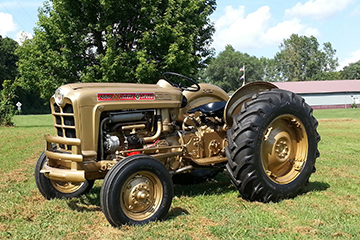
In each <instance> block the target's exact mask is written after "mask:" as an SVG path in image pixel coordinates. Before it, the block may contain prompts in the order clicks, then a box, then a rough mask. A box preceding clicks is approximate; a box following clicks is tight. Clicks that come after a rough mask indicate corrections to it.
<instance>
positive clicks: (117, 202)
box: [100, 154, 173, 227]
mask: <svg viewBox="0 0 360 240" xmlns="http://www.w3.org/2000/svg"><path fill="white" fill-rule="evenodd" d="M172 198H173V184H172V181H171V176H170V174H169V172H168V170H167V169H166V168H165V166H164V165H163V164H162V163H161V162H159V161H158V160H156V159H155V158H152V157H150V156H147V155H143V154H138V155H133V156H130V157H127V158H125V159H124V160H122V161H121V162H118V163H117V164H115V166H113V167H112V168H111V169H110V171H109V172H108V173H107V175H106V176H105V179H104V182H103V185H102V187H101V192H100V202H101V208H102V210H103V213H104V214H105V217H106V218H107V220H108V221H109V223H110V224H111V225H113V226H115V227H121V226H122V225H123V224H130V225H140V224H145V223H148V222H150V221H155V220H158V219H161V218H163V217H164V216H165V215H166V214H167V212H168V211H169V208H170V205H171V202H172Z"/></svg>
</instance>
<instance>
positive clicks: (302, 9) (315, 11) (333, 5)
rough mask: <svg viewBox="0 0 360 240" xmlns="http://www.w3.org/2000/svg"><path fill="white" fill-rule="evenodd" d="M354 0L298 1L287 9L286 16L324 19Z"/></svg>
mask: <svg viewBox="0 0 360 240" xmlns="http://www.w3.org/2000/svg"><path fill="white" fill-rule="evenodd" d="M353 2H354V0H310V1H307V2H306V3H304V4H303V3H300V2H298V3H297V4H296V5H295V6H294V7H292V8H290V9H286V10H285V16H287V17H289V18H294V17H311V18H314V19H318V20H322V19H327V18H329V17H331V16H333V15H334V14H335V13H337V12H341V11H342V10H344V9H345V8H346V7H347V6H349V5H350V4H351V3H353Z"/></svg>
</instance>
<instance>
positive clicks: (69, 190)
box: [34, 152, 94, 199]
mask: <svg viewBox="0 0 360 240" xmlns="http://www.w3.org/2000/svg"><path fill="white" fill-rule="evenodd" d="M46 162H47V157H46V155H45V153H44V152H42V153H41V155H40V157H39V159H38V160H37V163H36V166H35V172H34V176H35V182H36V185H37V187H38V189H39V191H40V193H41V194H42V195H43V196H44V197H45V198H46V199H53V198H76V197H80V196H81V195H84V194H87V193H88V192H90V190H91V188H92V187H93V185H94V180H85V182H62V181H54V180H51V179H49V178H47V177H45V175H44V174H43V173H40V171H41V169H42V168H43V166H44V165H45V163H46Z"/></svg>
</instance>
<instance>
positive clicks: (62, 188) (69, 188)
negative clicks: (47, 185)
mask: <svg viewBox="0 0 360 240" xmlns="http://www.w3.org/2000/svg"><path fill="white" fill-rule="evenodd" d="M51 184H52V185H53V186H54V188H55V189H56V190H58V191H59V192H62V193H73V192H75V191H77V190H79V188H81V186H82V185H83V184H84V183H83V182H61V181H54V180H51Z"/></svg>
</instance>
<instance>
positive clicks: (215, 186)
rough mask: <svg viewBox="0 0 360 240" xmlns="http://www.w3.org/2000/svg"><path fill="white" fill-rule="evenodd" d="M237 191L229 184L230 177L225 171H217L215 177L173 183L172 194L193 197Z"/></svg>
mask: <svg viewBox="0 0 360 240" xmlns="http://www.w3.org/2000/svg"><path fill="white" fill-rule="evenodd" d="M232 191H237V190H236V188H235V187H234V186H233V185H232V184H231V181H230V178H229V176H228V175H227V174H226V173H219V174H218V175H217V176H216V178H215V179H212V180H209V181H206V182H203V183H197V184H191V185H179V184H177V185H175V186H174V195H175V196H177V197H181V196H187V197H194V196H198V195H216V194H225V193H227V192H232Z"/></svg>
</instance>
